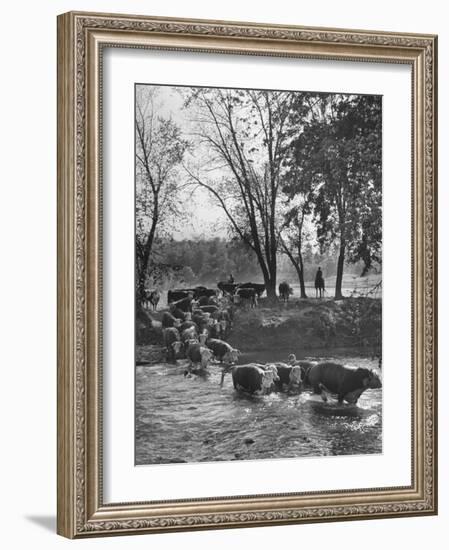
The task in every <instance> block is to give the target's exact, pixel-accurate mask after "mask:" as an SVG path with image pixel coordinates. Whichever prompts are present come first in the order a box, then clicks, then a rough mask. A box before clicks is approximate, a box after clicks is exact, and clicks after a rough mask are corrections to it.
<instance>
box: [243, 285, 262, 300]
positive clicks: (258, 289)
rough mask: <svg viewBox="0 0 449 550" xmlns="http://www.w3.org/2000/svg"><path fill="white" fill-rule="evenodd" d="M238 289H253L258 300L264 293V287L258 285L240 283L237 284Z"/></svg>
mask: <svg viewBox="0 0 449 550" xmlns="http://www.w3.org/2000/svg"><path fill="white" fill-rule="evenodd" d="M239 288H253V289H254V290H255V291H256V294H257V297H258V298H260V297H261V296H262V294H263V293H264V292H265V285H264V284H259V283H241V284H239Z"/></svg>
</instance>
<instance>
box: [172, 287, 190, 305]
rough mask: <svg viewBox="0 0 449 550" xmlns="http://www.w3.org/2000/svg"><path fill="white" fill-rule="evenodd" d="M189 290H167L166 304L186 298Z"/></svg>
mask: <svg viewBox="0 0 449 550" xmlns="http://www.w3.org/2000/svg"><path fill="white" fill-rule="evenodd" d="M188 294H189V292H188V290H180V289H175V290H169V291H168V292H167V304H171V303H172V302H177V301H178V300H182V299H183V298H187V296H188Z"/></svg>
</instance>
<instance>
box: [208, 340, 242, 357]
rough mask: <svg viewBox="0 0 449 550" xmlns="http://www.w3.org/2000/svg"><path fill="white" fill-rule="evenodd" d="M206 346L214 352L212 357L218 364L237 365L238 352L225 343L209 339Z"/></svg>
mask: <svg viewBox="0 0 449 550" xmlns="http://www.w3.org/2000/svg"><path fill="white" fill-rule="evenodd" d="M206 346H207V347H208V348H209V349H211V350H212V351H213V352H214V356H215V357H216V358H217V359H218V360H219V361H220V363H223V361H224V362H225V363H237V361H238V358H239V355H240V351H239V350H238V349H235V348H233V347H232V346H230V345H229V344H228V343H227V342H223V340H218V339H217V338H209V339H208V340H207V342H206Z"/></svg>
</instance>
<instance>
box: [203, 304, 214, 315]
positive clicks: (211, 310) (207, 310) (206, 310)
mask: <svg viewBox="0 0 449 550" xmlns="http://www.w3.org/2000/svg"><path fill="white" fill-rule="evenodd" d="M200 309H201V311H202V312H203V313H210V314H211V315H212V314H213V313H217V312H218V306H200Z"/></svg>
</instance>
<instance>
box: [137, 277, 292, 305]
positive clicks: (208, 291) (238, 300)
mask: <svg viewBox="0 0 449 550" xmlns="http://www.w3.org/2000/svg"><path fill="white" fill-rule="evenodd" d="M265 290H266V287H265V285H264V284H260V283H229V282H224V281H220V282H219V283H217V288H216V289H214V288H207V287H205V286H196V287H194V288H182V289H174V290H169V291H168V292H167V304H171V303H172V302H176V301H178V300H183V299H185V298H188V297H189V295H190V296H191V297H192V298H193V299H194V300H198V299H200V298H205V297H209V298H220V297H226V298H228V300H229V301H230V302H231V303H233V304H234V305H242V306H249V307H252V308H253V307H256V306H257V304H258V300H259V298H260V297H261V296H262V295H263V293H264V292H265ZM278 291H279V297H280V299H281V300H282V301H283V302H287V301H288V299H289V297H290V296H291V295H292V294H293V289H292V287H291V286H290V285H289V284H288V283H287V282H285V281H284V282H282V283H280V284H279V287H278ZM160 299H161V293H160V292H159V290H145V295H144V305H145V306H146V307H151V308H152V309H153V310H156V309H157V306H158V304H159V301H160Z"/></svg>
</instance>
